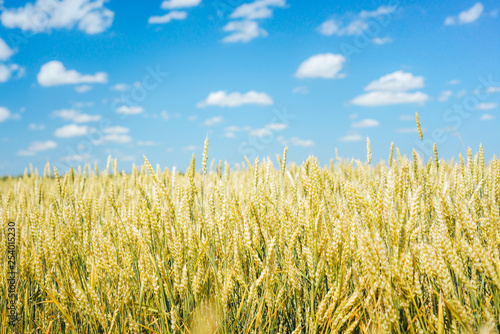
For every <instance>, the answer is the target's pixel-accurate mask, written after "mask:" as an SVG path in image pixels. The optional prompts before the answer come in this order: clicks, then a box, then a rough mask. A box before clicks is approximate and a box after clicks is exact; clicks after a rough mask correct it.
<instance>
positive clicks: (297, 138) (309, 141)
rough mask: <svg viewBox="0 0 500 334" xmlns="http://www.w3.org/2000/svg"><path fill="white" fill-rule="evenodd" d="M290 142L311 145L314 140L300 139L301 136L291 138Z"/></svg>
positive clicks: (296, 144)
mask: <svg viewBox="0 0 500 334" xmlns="http://www.w3.org/2000/svg"><path fill="white" fill-rule="evenodd" d="M290 143H291V144H292V145H295V146H302V147H311V146H314V142H313V141H312V140H311V139H300V138H299V137H292V138H290Z"/></svg>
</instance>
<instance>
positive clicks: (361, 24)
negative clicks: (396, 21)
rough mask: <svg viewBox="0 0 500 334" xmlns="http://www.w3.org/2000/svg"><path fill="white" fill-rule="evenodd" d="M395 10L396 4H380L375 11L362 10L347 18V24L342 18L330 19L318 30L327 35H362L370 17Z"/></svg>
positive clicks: (387, 13) (367, 26) (388, 13)
mask: <svg viewBox="0 0 500 334" xmlns="http://www.w3.org/2000/svg"><path fill="white" fill-rule="evenodd" d="M395 11H396V6H380V7H379V8H377V9H376V10H374V11H361V12H360V13H359V14H358V15H355V16H354V17H352V18H350V20H347V21H348V23H346V24H344V22H342V21H341V20H336V19H329V20H327V21H325V22H323V23H322V24H321V25H320V26H319V27H318V31H319V33H320V34H323V35H325V36H332V35H337V36H352V35H361V34H362V33H364V32H365V31H366V30H367V29H368V28H369V25H368V23H367V21H368V19H370V18H374V17H379V16H382V15H390V14H392V13H393V12H395Z"/></svg>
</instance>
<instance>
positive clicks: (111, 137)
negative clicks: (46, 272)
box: [103, 133, 132, 144]
mask: <svg viewBox="0 0 500 334" xmlns="http://www.w3.org/2000/svg"><path fill="white" fill-rule="evenodd" d="M103 140H104V141H105V142H113V143H117V144H126V143H130V142H131V141H132V137H130V136H129V135H122V134H117V133H111V134H108V135H105V136H104V137H103Z"/></svg>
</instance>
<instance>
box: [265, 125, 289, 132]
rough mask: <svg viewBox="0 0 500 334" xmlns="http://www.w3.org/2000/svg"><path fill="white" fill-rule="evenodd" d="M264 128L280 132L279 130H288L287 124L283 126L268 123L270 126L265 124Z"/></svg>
mask: <svg viewBox="0 0 500 334" xmlns="http://www.w3.org/2000/svg"><path fill="white" fill-rule="evenodd" d="M266 128H267V129H270V130H273V131H281V130H285V129H288V124H285V123H270V124H266Z"/></svg>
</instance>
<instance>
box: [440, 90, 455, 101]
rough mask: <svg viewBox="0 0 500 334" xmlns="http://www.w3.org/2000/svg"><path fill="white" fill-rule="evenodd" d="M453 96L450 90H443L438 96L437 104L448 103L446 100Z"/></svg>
mask: <svg viewBox="0 0 500 334" xmlns="http://www.w3.org/2000/svg"><path fill="white" fill-rule="evenodd" d="M452 95H453V92H452V91H451V90H445V91H442V92H441V94H439V97H438V101H439V102H445V101H448V99H449V98H450V97H451V96H452Z"/></svg>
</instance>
